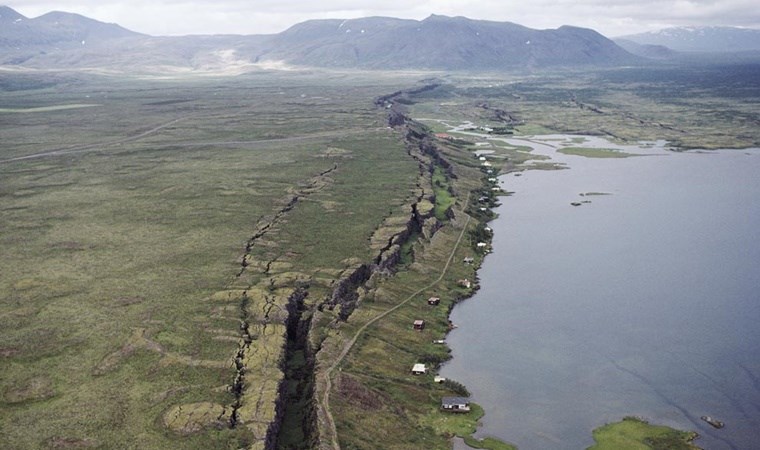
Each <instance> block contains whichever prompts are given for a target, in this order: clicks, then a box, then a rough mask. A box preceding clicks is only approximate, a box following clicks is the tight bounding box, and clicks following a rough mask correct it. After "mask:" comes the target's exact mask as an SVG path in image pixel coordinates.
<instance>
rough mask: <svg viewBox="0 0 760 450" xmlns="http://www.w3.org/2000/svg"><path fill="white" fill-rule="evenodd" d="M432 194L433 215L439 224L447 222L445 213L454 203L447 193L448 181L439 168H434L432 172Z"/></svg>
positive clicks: (449, 193)
mask: <svg viewBox="0 0 760 450" xmlns="http://www.w3.org/2000/svg"><path fill="white" fill-rule="evenodd" d="M432 181H433V193H434V195H435V209H434V212H433V214H434V215H435V217H436V219H438V220H440V221H441V222H445V221H446V220H448V218H447V217H446V211H448V210H449V208H451V207H452V206H453V205H454V202H456V199H455V198H454V196H452V195H451V192H450V191H449V180H448V178H447V176H446V173H445V172H444V170H443V168H441V167H440V166H435V170H434V172H433V180H432Z"/></svg>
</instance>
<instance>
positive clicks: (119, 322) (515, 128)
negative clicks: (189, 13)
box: [0, 10, 760, 450]
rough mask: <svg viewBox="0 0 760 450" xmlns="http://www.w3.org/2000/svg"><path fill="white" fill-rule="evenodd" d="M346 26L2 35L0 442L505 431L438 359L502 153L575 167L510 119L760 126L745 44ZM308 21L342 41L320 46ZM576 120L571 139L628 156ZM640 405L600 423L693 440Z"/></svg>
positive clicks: (211, 444)
mask: <svg viewBox="0 0 760 450" xmlns="http://www.w3.org/2000/svg"><path fill="white" fill-rule="evenodd" d="M6 12H7V11H5V10H4V14H5V13H6ZM6 15H8V14H6ZM8 17H11V18H14V17H15V19H13V20H18V17H17V16H12V15H8ZM57 17H59V19H60V18H61V17H67V16H57ZM35 20H36V19H35ZM41 22H45V21H44V20H43V21H41ZM87 23H89V22H87ZM339 25H341V24H340V23H337V22H336V23H334V22H333V21H313V22H308V23H305V24H302V25H300V26H296V27H294V29H291V30H290V32H289V33H288V32H286V33H282V34H280V35H276V36H270V37H261V36H259V37H240V36H237V37H235V36H218V37H200V38H199V37H188V38H152V37H148V36H143V35H137V36H136V35H134V34H132V33H130V32H127V30H123V29H120V28H119V29H115V28H112V27H103V26H101V25H98V24H95V25H93V24H89V25H88V26H95V28H94V29H95V31H97V33H100V34H98V36H101V37H103V40H104V41H105V40H108V45H105V44H103V46H101V47H97V48H93V49H91V48H87V49H86V51H85V52H84V53H82V51H83V50H82V49H81V48H80V47H81V46H82V45H81V44H80V45H79V46H68V47H67V46H65V45H63V44H60V45H63V47H65V48H63V49H62V51H61V52H59V53H54V52H50V53H47V52H45V51H43V52H41V51H40V49H41V48H43V47H44V46H47V45H49V44H50V42H52V41H51V40H55V39H59V38H60V35H59V34H56V33H53V32H52V31H50V33H49V34H44V36H43V37H45V39H43V40H42V41H40V42H35V43H34V45H35V46H37V47H34V46H32V47H30V48H31V50H30V48H26V49H22V51H21V53H22V54H20V53H18V51H17V50H18V49H13V50H12V51H11V50H8V48H7V46H6V48H5V50H4V53H2V57H3V58H4V59H3V61H2V62H3V67H2V69H0V70H2V71H1V72H0V211H1V214H0V230H2V233H0V244H2V249H3V251H2V258H0V363H1V364H0V434H2V436H3V446H4V448H10V449H32V448H141V449H160V448H183V449H185V448H186V449H194V448H197V449H206V448H235V449H238V448H250V449H274V448H281V449H311V448H321V449H336V448H344V449H358V448H394V449H405V448H408V449H417V448H431V449H438V448H440V449H448V448H451V447H452V445H453V444H452V442H453V441H454V440H456V442H460V443H461V442H464V443H466V444H465V445H468V446H470V447H472V448H489V449H497V450H498V449H510V448H514V447H513V446H512V445H511V444H508V443H506V442H503V441H500V440H498V439H493V438H491V437H490V436H481V435H480V434H478V432H477V431H478V429H479V425H478V424H479V422H480V421H481V420H482V419H483V417H484V414H485V417H488V415H489V414H491V413H493V411H489V410H488V409H486V410H484V409H483V408H482V407H481V406H479V405H477V404H475V403H472V404H471V406H470V407H471V409H470V412H468V413H464V414H450V413H447V412H444V411H442V410H441V408H442V403H441V402H442V399H443V398H444V397H447V398H451V397H454V398H459V397H468V396H469V392H470V391H469V389H468V388H473V386H465V385H464V384H462V383H461V382H460V381H461V380H445V381H442V382H439V381H441V380H437V379H436V378H437V376H438V375H439V370H440V369H441V367H442V366H443V365H444V364H445V363H446V362H447V361H449V360H450V358H451V350H450V349H449V348H448V346H447V345H446V336H447V334H448V333H449V332H450V331H451V330H452V329H453V327H454V326H456V324H453V323H452V322H451V321H450V319H451V316H450V314H451V312H452V310H453V308H454V306H455V305H457V304H460V303H461V302H463V301H466V300H467V299H468V298H470V297H472V296H473V295H474V294H475V293H476V292H478V291H479V289H480V288H481V286H480V279H479V277H478V270H479V269H480V268H481V266H482V265H483V264H488V263H489V260H490V258H491V257H490V256H487V255H488V254H489V251H490V250H491V248H492V247H491V245H492V242H491V239H492V238H493V233H492V231H491V230H490V227H489V226H488V224H489V223H490V222H491V221H492V220H494V219H495V218H496V217H497V215H496V213H495V212H494V209H495V208H496V207H497V206H499V205H500V204H501V203H503V200H504V197H503V196H505V195H509V192H508V190H509V186H502V185H501V183H500V181H499V179H498V178H497V177H499V176H501V175H505V174H523V173H524V172H526V171H531V170H561V169H563V168H564V166H563V165H561V164H558V163H557V162H556V161H553V160H551V159H549V157H548V156H546V155H541V154H539V153H538V152H535V151H532V150H531V148H530V146H528V145H520V144H519V143H513V142H508V138H509V137H519V138H520V139H522V142H523V143H524V142H528V141H530V140H532V139H534V137H535V136H537V135H548V134H562V135H569V136H581V135H583V136H586V135H588V136H595V137H598V138H600V139H601V138H603V139H607V140H610V141H612V142H614V143H615V144H619V145H625V144H632V143H637V142H640V141H650V142H653V143H657V145H662V146H666V147H667V148H669V149H671V150H672V151H674V152H681V151H686V150H690V149H701V150H704V151H708V150H713V149H737V150H736V151H737V152H740V151H741V150H738V149H745V148H748V147H758V146H760V127H759V126H758V125H760V117H759V116H758V112H757V111H758V110H760V108H758V106H759V105H760V85H759V84H758V80H760V78H758V76H757V66H756V65H754V64H745V63H743V62H741V63H733V64H731V65H729V66H728V67H729V68H730V70H726V67H727V66H725V65H711V64H707V63H702V64H697V65H691V66H680V65H675V64H656V63H651V62H647V61H643V62H642V61H641V60H640V59H638V58H637V57H633V55H630V54H628V53H627V52H624V51H623V50H622V49H620V48H619V47H617V46H615V45H614V44H613V43H612V41H609V40H607V39H606V38H604V37H602V36H601V35H597V34H595V33H593V32H591V31H590V30H586V31H584V30H581V29H576V28H573V27H566V28H565V27H563V28H561V29H559V30H550V31H551V32H548V31H547V32H546V33H538V32H536V31H535V30H530V29H527V28H524V27H519V26H517V25H514V24H507V25H504V24H497V23H495V22H487V21H469V20H462V18H447V17H443V16H431V17H430V18H428V19H426V20H425V21H406V20H386V21H381V20H380V19H377V18H375V19H373V20H369V21H362V19H356V20H355V21H347V22H346V23H345V24H343V25H342V27H352V29H359V30H361V29H362V28H361V27H364V28H363V29H364V30H365V32H366V33H365V34H369V33H370V32H373V33H376V34H377V36H375V39H379V38H378V36H379V35H380V34H383V35H385V34H384V33H387V32H388V29H391V31H395V32H397V33H400V34H401V35H406V34H408V33H412V32H416V31H415V30H416V28H417V27H426V29H428V28H429V30H428V31H430V33H431V34H430V36H433V37H432V38H430V41H427V40H421V43H420V45H421V44H429V45H433V46H434V44H435V42H436V39H435V36H440V33H446V32H448V31H450V30H452V29H456V30H460V31H461V30H462V29H466V30H470V28H468V27H475V28H473V30H475V29H477V31H476V32H477V33H481V32H482V33H484V34H486V32H488V33H491V34H489V36H490V37H489V39H490V40H491V41H493V40H497V41H498V40H499V39H502V40H503V42H502V44H503V46H502V47H503V48H513V47H514V45H513V44H512V43H511V41H509V39H507V35H508V33H506V31H505V30H511V31H515V30H516V31H517V32H519V33H518V34H519V36H520V37H519V39H521V40H523V41H522V42H523V44H524V42H525V40H530V41H531V42H533V45H535V47H536V48H539V44H541V43H542V40H544V39H545V40H546V41H547V42H549V41H551V42H555V41H556V40H560V41H563V42H566V43H567V42H570V41H572V43H577V41H575V40H574V39H576V38H580V41H582V42H586V43H588V42H589V40H591V41H593V42H596V44H593V45H591V44H589V45H591V47H593V48H597V44H598V45H601V46H602V47H603V48H604V49H606V50H605V51H604V52H601V53H593V54H587V55H586V56H588V60H584V61H579V64H571V65H563V64H559V63H557V64H555V63H553V62H551V61H550V60H551V54H549V55H548V56H547V54H546V53H543V51H541V50H533V51H532V53H530V52H529V53H519V54H518V53H514V54H512V55H511V57H512V58H513V60H511V62H510V64H512V63H514V67H512V66H510V67H507V66H508V65H509V64H507V63H506V62H504V61H505V58H504V55H502V54H497V55H496V56H494V54H493V53H491V54H490V55H491V56H490V57H489V58H485V57H484V58H481V59H478V58H477V57H475V56H473V55H468V54H466V52H464V50H463V49H464V48H471V47H472V45H473V44H472V42H470V41H469V40H478V39H481V38H479V37H477V38H476V37H473V36H479V35H476V34H474V33H470V32H469V31H468V33H469V34H468V35H467V36H468V37H467V39H469V40H468V41H466V42H468V43H467V44H466V45H464V44H463V47H462V48H460V49H452V48H441V49H436V51H435V52H434V51H432V50H430V48H431V47H429V46H428V47H424V48H423V49H422V50H420V49H415V48H406V47H404V48H401V47H394V52H395V53H393V54H392V55H390V56H388V55H387V54H386V53H387V52H386V53H383V52H379V50H378V49H377V48H373V47H372V42H375V41H372V40H361V39H359V40H358V41H354V40H352V39H349V38H348V37H347V36H346V34H347V33H345V31H342V32H341V34H340V35H337V34H335V33H333V31H335V30H334V29H335V28H336V27H338V26H339ZM513 25H514V26H513ZM46 26H47V25H46ZM357 27H358V28H357ZM372 27H375V28H372ZM452 27H453V28H452ZM386 28H387V29H386ZM373 30H374V31H373ZM5 31H7V28H5ZM470 31H472V30H470ZM91 32H94V31H92V30H91ZM307 32H308V33H307ZM461 32H462V33H464V31H461ZM35 33H37V34H36V36H38V37H39V36H42V34H40V33H39V32H37V31H35ZM114 33H115V35H114ZM304 33H305V34H304ZM311 33H317V34H319V33H321V34H322V35H323V38H324V45H325V46H332V48H333V50H334V49H335V48H339V49H343V50H341V51H334V52H332V53H330V54H329V55H327V54H324V53H320V51H321V50H318V49H316V50H315V49H314V48H311V49H308V48H306V47H304V46H305V45H306V44H305V43H308V42H310V39H312V36H313V35H312V34H311ZM404 33H406V34H404ZM505 33H506V34H505ZM520 33H523V34H524V35H523V34H520ZM391 34H392V33H391ZM109 36H110V37H109ZM526 36H528V37H526ZM112 38H113V39H114V40H113V41H111V40H110V39H112ZM46 39H47V40H46ZM482 39H485V37H483V38H482ZM510 39H511V38H510ZM75 41H80V37H79V36H77V38H76V40H75ZM75 41H72V42H74V43H75V44H76V42H75ZM55 42H58V41H55ZM136 42H140V46H138V45H135V43H136ZM273 42H275V43H277V46H273V45H274V44H273ZM153 45H154V46H153ZM567 45H571V44H570V43H568V44H567ZM572 45H575V44H572ZM572 45H571V46H572ZM141 46H143V47H141ZM151 46H153V47H151ZM267 46H268V47H267ZM365 46H368V47H365ZM147 47H150V48H151V50H146V48H147ZM45 48H47V47H45ZM230 48H233V49H234V51H232V53H219V51H220V49H230ZM324 48H327V47H324ZM425 48H427V49H428V50H425ZM503 48H502V50H503ZM550 48H552V47H551V46H549V45H548V43H547V47H545V49H550ZM574 48H576V49H578V51H579V52H581V53H583V52H584V51H585V50H584V48H585V47H584V48H580V47H574ZM114 49H116V50H118V51H116V50H114ZM351 49H361V51H359V52H354V51H353V50H351ZM438 50H440V52H438ZM460 50H462V52H460ZM225 51H226V50H225ZM371 51H378V53H376V54H375V53H372V52H371ZM494 51H495V50H494ZM546 51H548V50H546ZM420 52H422V53H425V54H426V55H427V56H429V59H427V60H424V61H422V62H424V64H422V63H420V61H421V60H415V58H414V55H415V54H420ZM452 52H454V53H456V55H455V56H456V57H453V56H452V54H453V53H452ZM463 52H464V53H463ZM111 53H113V55H111V56H113V58H107V57H106V56H108V55H109V54H111ZM572 54H573V53H572V52H570V53H569V55H570V56H569V58H570V59H576V60H577V59H578V58H575V57H573V56H572ZM230 55H233V56H235V58H239V60H240V61H242V62H243V63H244V64H241V65H237V63H235V64H232V65H233V66H234V67H233V68H230V64H231V62H230V59H229V57H230ZM265 55H269V56H266V57H265ZM357 55H359V56H357ZM373 55H374V56H373ZM327 56H329V58H327ZM381 56H382V58H381ZM257 57H260V58H258V59H257ZM365 57H366V59H362V58H365ZM357 58H358V59H357ZM383 58H386V59H383ZM468 58H470V59H468ZM472 58H474V59H472ZM138 60H139V61H138ZM468 60H472V61H477V62H478V64H476V65H475V66H474V69H478V70H469V69H470V67H469V66H468V65H467V61H468ZM98 61H100V62H101V63H102V64H100V65H98V64H97V62H98ZM235 61H238V60H237V59H236V60H235ZM415 61H416V63H414V62H415ZM547 61H548V62H547ZM317 62H320V64H317ZM555 62H556V61H555ZM280 63H282V64H280ZM93 64H94V65H93ZM449 64H453V65H454V66H449ZM500 64H501V65H500ZM621 64H625V65H624V66H621ZM315 65H322V66H323V67H321V68H316V67H314V66H315ZM130 68H133V69H134V70H133V71H130ZM358 68H361V69H375V70H359V69H358ZM233 69H234V70H233ZM284 69H287V70H284ZM488 136H493V137H498V138H499V139H489V138H488ZM570 142H571V143H572V145H568V146H567V148H565V149H564V153H566V154H568V155H582V156H586V157H602V156H606V157H610V156H628V155H627V154H626V153H623V152H616V151H612V150H609V149H600V148H590V146H588V147H587V146H586V145H587V144H588V142H587V141H586V140H584V138H580V137H577V138H575V140H573V138H571V139H570ZM652 145H654V144H652ZM486 156H487V157H486ZM480 157H483V160H481V159H480ZM628 159H634V160H635V159H636V158H628ZM484 162H487V163H488V164H487V165H486V164H484ZM591 194H599V193H597V192H594V193H592V192H590V191H589V195H591ZM515 264H521V262H520V261H516V262H515ZM434 298H437V299H438V301H436V302H432V303H429V300H430V299H434ZM469 301H475V300H469ZM419 321H422V323H421V324H420V322H419ZM418 364H422V365H424V367H425V371H424V372H425V373H423V374H420V375H415V374H413V373H412V368H413V367H415V366H416V365H418ZM749 371H750V370H749V369H748V372H749ZM473 391H474V389H473ZM505 407H507V408H509V407H510V406H509V405H507V406H505ZM635 413H636V411H631V412H630V413H626V414H635ZM624 417H625V416H621V417H619V418H616V420H619V421H620V422H617V423H614V424H611V425H609V426H605V427H604V428H599V429H598V431H597V432H595V434H594V436H596V437H597V438H598V440H599V444H598V445H599V448H612V447H604V445H605V442H607V444H606V445H610V444H609V442H613V443H614V442H618V441H616V439H620V436H621V435H629V434H630V433H629V432H631V433H634V434H635V435H636V439H637V441H636V442H637V444H636V445H638V443H641V442H648V441H647V439H650V440H651V439H653V438H654V439H665V440H666V442H670V444H671V445H674V446H676V445H677V446H681V447H682V448H693V447H689V446H691V445H699V441H698V440H696V441H694V442H693V443H691V444H690V443H689V442H691V441H692V440H693V439H694V438H695V436H694V434H691V433H688V432H678V431H675V430H672V429H669V428H661V427H656V426H654V425H653V426H649V424H647V423H646V420H641V419H640V418H630V417H629V418H627V419H626V420H623V419H624ZM603 425H605V424H604V423H598V424H596V425H595V426H598V427H602V426H603ZM547 433H548V432H547ZM579 433H582V434H585V435H587V436H589V437H591V436H592V430H591V429H588V430H579ZM481 437H482V438H484V439H481ZM605 439H608V440H607V441H605ZM610 439H611V440H610ZM505 440H509V437H508V436H507V437H506V438H505ZM457 445H459V444H457ZM612 445H614V444H612ZM627 445H631V448H635V446H634V444H632V443H630V442H628V443H627Z"/></svg>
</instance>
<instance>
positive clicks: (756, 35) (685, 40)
mask: <svg viewBox="0 0 760 450" xmlns="http://www.w3.org/2000/svg"><path fill="white" fill-rule="evenodd" d="M619 39H624V40H628V41H632V42H635V43H637V44H641V45H659V46H665V47H668V48H670V49H672V50H676V51H681V52H749V51H758V50H760V30H756V29H751V28H735V27H678V28H666V29H664V30H660V31H652V32H648V33H640V34H633V35H629V36H621V37H620V38H619ZM616 41H618V39H616Z"/></svg>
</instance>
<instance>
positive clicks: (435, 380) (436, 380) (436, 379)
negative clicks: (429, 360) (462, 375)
mask: <svg viewBox="0 0 760 450" xmlns="http://www.w3.org/2000/svg"><path fill="white" fill-rule="evenodd" d="M444 381H446V378H444V377H442V376H440V375H436V376H435V378H433V382H435V383H443V382H444Z"/></svg>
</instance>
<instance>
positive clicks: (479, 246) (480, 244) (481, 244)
mask: <svg viewBox="0 0 760 450" xmlns="http://www.w3.org/2000/svg"><path fill="white" fill-rule="evenodd" d="M477 245H478V248H486V247H488V244H487V243H485V242H478V244H477Z"/></svg>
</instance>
